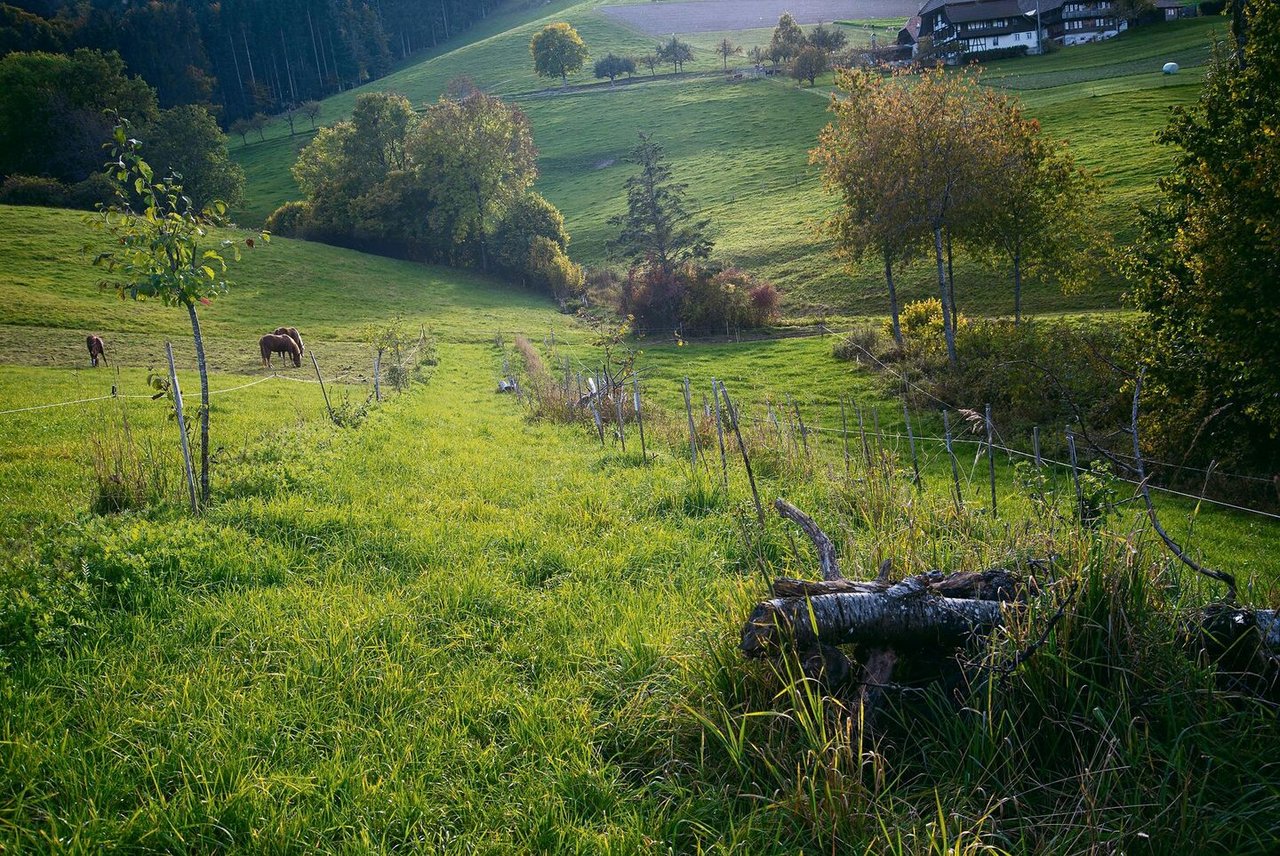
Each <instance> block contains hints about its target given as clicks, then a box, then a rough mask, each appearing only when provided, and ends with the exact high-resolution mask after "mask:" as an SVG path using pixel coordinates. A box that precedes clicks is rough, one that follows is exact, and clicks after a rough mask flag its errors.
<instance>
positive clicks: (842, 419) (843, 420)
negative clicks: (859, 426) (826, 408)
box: [840, 395, 849, 473]
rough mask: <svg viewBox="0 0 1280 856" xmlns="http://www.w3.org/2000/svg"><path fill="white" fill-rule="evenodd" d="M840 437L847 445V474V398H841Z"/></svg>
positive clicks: (847, 464)
mask: <svg viewBox="0 0 1280 856" xmlns="http://www.w3.org/2000/svg"><path fill="white" fill-rule="evenodd" d="M840 436H841V439H842V440H844V443H845V472H846V473H847V472H849V418H847V417H846V416H845V397H844V395H841V397H840Z"/></svg>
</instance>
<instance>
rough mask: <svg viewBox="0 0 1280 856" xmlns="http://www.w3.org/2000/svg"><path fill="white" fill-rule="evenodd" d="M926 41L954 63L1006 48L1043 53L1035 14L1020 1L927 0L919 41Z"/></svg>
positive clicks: (921, 12)
mask: <svg viewBox="0 0 1280 856" xmlns="http://www.w3.org/2000/svg"><path fill="white" fill-rule="evenodd" d="M926 37H928V38H929V39H931V40H932V43H933V49H934V50H935V51H936V52H937V54H938V55H940V56H943V57H946V58H948V59H950V60H952V61H958V60H960V59H961V58H962V57H963V56H965V55H967V54H975V53H984V52H987V51H996V50H1003V49H1006V48H1025V49H1026V52H1027V53H1039V52H1040V40H1039V39H1038V38H1037V33H1036V22H1035V12H1034V10H1033V11H1032V13H1031V14H1030V15H1028V14H1027V12H1026V11H1025V10H1024V9H1023V8H1022V5H1021V4H1020V2H1019V0H985V2H984V0H927V2H926V3H925V4H924V5H923V6H922V7H920V29H919V35H918V37H917V38H918V39H921V40H922V39H924V38H926ZM918 48H919V45H918V44H917V49H918Z"/></svg>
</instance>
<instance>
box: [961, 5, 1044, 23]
mask: <svg viewBox="0 0 1280 856" xmlns="http://www.w3.org/2000/svg"><path fill="white" fill-rule="evenodd" d="M1023 14H1025V13H1024V12H1023V11H1022V7H1021V6H1020V5H1018V0H991V2H987V3H949V4H947V20H948V21H951V22H952V23H953V24H969V23H973V22H974V21H992V20H996V19H1003V18H1021V17H1022V16H1023Z"/></svg>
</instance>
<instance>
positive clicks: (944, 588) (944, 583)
mask: <svg viewBox="0 0 1280 856" xmlns="http://www.w3.org/2000/svg"><path fill="white" fill-rule="evenodd" d="M913 579H919V580H920V581H921V582H922V583H924V585H925V586H926V588H927V589H928V591H929V592H931V593H933V594H937V595H942V596H943V597H957V598H973V599H976V600H1015V599H1018V598H1021V597H1023V596H1025V595H1026V594H1036V593H1037V592H1038V588H1037V587H1036V585H1035V583H1034V581H1029V582H1027V583H1025V584H1024V583H1023V582H1022V580H1021V579H1020V578H1019V577H1018V576H1017V575H1016V574H1014V573H1013V572H1012V571H1008V570H1005V569H1004V568H992V569H991V570H987V571H957V572H956V573H953V574H948V575H946V576H943V574H942V572H941V571H930V572H929V573H927V574H921V575H920V576H919V577H914V578H913ZM891 585H892V584H891V583H890V582H889V581H888V580H887V579H875V580H867V581H860V580H848V579H838V580H797V579H793V578H791V577H779V578H778V579H776V580H774V581H773V594H774V596H775V597H817V596H818V595H824V594H880V593H882V592H886V591H888V590H889V588H890V587H891Z"/></svg>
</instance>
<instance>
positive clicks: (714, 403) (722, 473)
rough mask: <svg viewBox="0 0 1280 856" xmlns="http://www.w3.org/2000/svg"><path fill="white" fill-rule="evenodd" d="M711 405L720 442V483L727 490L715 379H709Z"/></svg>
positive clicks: (722, 435) (727, 472)
mask: <svg viewBox="0 0 1280 856" xmlns="http://www.w3.org/2000/svg"><path fill="white" fill-rule="evenodd" d="M711 404H712V409H713V410H714V411H715V416H714V418H715V420H716V439H718V440H719V441H720V482H721V484H723V485H724V489H725V490H728V489H729V460H728V458H726V457H725V454H724V423H723V422H722V421H721V419H720V394H719V391H718V390H717V388H716V379H715V378H712V379H711Z"/></svg>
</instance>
